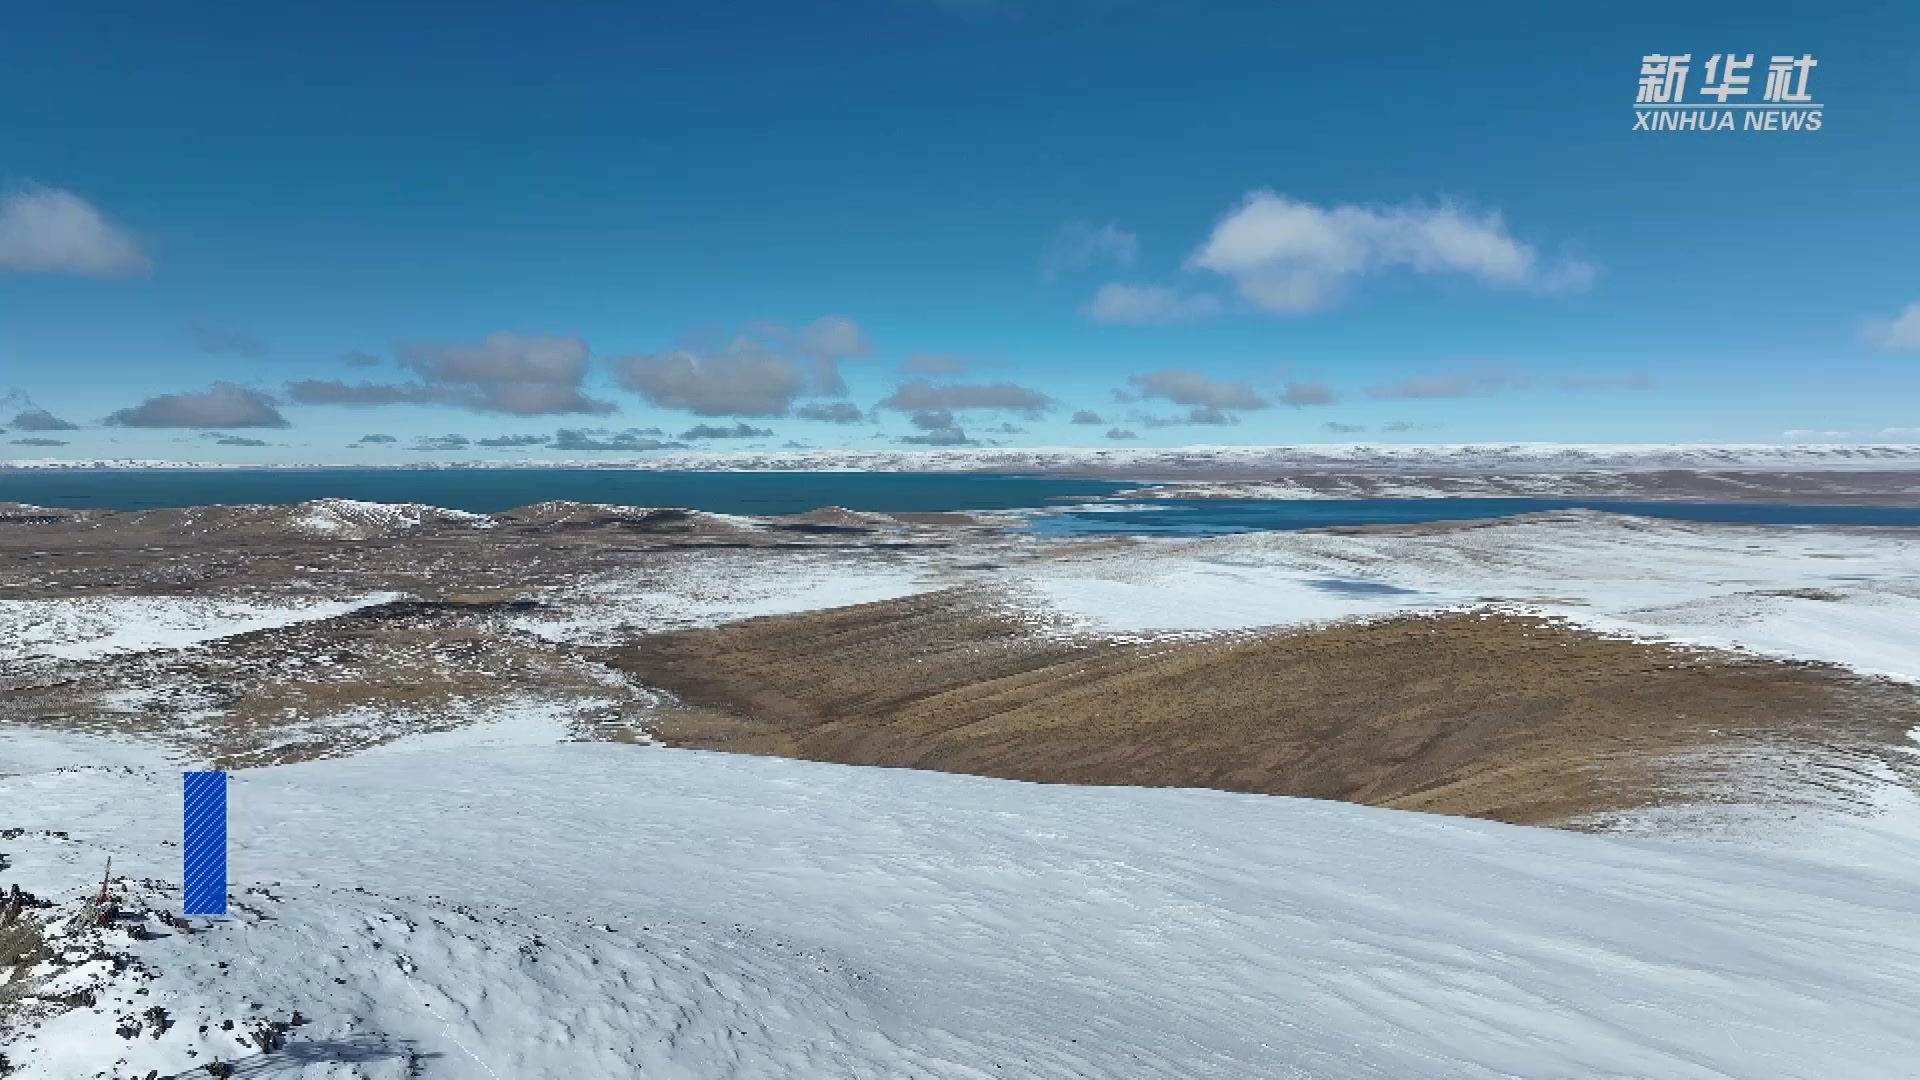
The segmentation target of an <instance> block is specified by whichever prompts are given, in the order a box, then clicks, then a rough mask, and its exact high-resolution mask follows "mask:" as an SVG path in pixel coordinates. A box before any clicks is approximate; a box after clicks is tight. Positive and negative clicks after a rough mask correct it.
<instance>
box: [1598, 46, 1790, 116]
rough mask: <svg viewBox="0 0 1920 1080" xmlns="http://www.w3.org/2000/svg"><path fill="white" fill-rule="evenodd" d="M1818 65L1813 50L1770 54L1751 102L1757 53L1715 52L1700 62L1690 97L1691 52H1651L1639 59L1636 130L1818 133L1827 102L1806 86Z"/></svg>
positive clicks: (1634, 102) (1634, 105) (1635, 106)
mask: <svg viewBox="0 0 1920 1080" xmlns="http://www.w3.org/2000/svg"><path fill="white" fill-rule="evenodd" d="M1819 66H1820V62H1819V61H1818V60H1815V59H1814V58H1813V57H1812V55H1810V54H1805V55H1801V56H1775V57H1771V58H1769V59H1768V61H1767V81H1766V85H1765V86H1764V87H1763V88H1762V89H1761V91H1760V100H1759V101H1753V100H1751V99H1750V98H1749V95H1750V94H1751V92H1752V90H1753V87H1752V83H1753V76H1754V72H1753V54H1752V53H1747V54H1746V55H1745V56H1738V55H1735V54H1734V53H1714V54H1713V55H1712V56H1709V57H1707V60H1706V63H1704V64H1702V65H1701V66H1700V76H1701V78H1700V85H1699V87H1698V88H1697V89H1694V90H1693V93H1694V96H1693V97H1691V98H1689V97H1688V90H1689V89H1691V88H1690V87H1688V85H1687V81H1688V77H1689V76H1690V75H1691V74H1692V72H1693V54H1692V53H1678V54H1673V55H1669V54H1667V53H1648V54H1647V55H1645V56H1643V57H1641V58H1640V91H1639V93H1637V94H1635V95H1634V98H1633V130H1635V131H1819V130H1820V122H1821V117H1820V111H1821V109H1822V108H1823V106H1822V105H1821V104H1820V103H1819V102H1818V101H1815V100H1814V99H1813V92H1812V91H1811V90H1809V89H1808V88H1807V84H1808V82H1809V81H1810V79H1811V77H1812V75H1813V69H1814V68H1816V67H1819ZM1734 99H1747V100H1734Z"/></svg>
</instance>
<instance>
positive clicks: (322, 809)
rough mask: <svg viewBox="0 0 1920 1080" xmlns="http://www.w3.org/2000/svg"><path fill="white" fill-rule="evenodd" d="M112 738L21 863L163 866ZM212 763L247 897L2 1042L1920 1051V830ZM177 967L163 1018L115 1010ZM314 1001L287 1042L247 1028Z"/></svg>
mask: <svg viewBox="0 0 1920 1080" xmlns="http://www.w3.org/2000/svg"><path fill="white" fill-rule="evenodd" d="M72 750H73V748H72V747H70V746H69V747H64V748H63V752H72ZM19 753H20V751H19V749H18V748H17V743H15V742H4V743H0V754H9V755H18V754H19ZM41 756H42V757H44V756H45V755H44V754H42V755H41ZM112 760H113V763H114V765H116V766H118V767H100V768H91V769H85V770H81V771H72V770H69V771H64V772H60V773H50V772H29V773H27V774H25V775H11V776H5V777H4V778H0V799H4V803H5V805H6V806H7V807H8V817H9V822H8V823H9V824H10V825H13V826H16V827H22V828H25V829H27V830H29V831H28V832H27V833H26V834H25V835H22V836H18V837H14V838H11V839H8V840H7V841H5V849H6V851H7V852H8V855H9V857H10V858H11V860H12V861H13V866H12V867H11V868H10V870H9V876H13V877H17V878H19V879H20V880H22V882H23V884H24V885H26V886H27V887H28V888H30V889H34V890H36V891H40V892H43V893H50V894H54V895H62V896H73V895H77V894H78V893H80V892H82V891H83V890H85V889H86V888H88V883H89V882H90V881H93V880H97V875H98V873H99V866H100V863H101V860H102V859H103V858H104V856H105V855H107V854H109V853H111V854H112V855H113V856H114V860H115V862H114V865H115V867H116V870H121V869H124V871H125V872H126V873H128V874H129V875H131V876H133V877H136V878H153V879H158V880H161V881H165V880H172V879H173V878H174V877H175V876H176V874H177V870H178V867H177V862H178V849H177V848H176V847H173V846H171V845H172V844H174V843H177V841H178V837H179V824H178V820H179V818H178V815H179V809H178V808H179V784H180V780H179V777H178V775H177V774H175V773H172V772H163V771H148V770H145V769H141V768H132V769H129V768H127V767H126V766H125V765H124V763H123V762H122V761H121V760H120V759H117V758H116V759H112ZM16 771H17V770H16V768H13V767H9V765H8V763H7V762H6V761H4V760H0V773H12V772H16ZM230 804H231V808H232V826H231V830H230V832H231V844H232V859H231V877H232V879H233V882H234V884H233V894H234V896H235V898H236V900H237V901H238V902H239V903H238V904H237V906H236V907H235V908H234V913H233V914H232V915H231V916H230V917H228V918H225V919H219V920H212V921H211V922H210V923H209V921H208V920H195V921H196V922H197V923H199V924H200V925H203V926H208V927H209V928H208V929H206V930H205V931H204V932H198V933H191V934H183V933H174V932H172V931H170V930H168V929H167V928H166V927H164V926H161V925H159V924H158V923H157V922H156V923H154V924H152V929H153V930H155V931H156V932H159V933H164V934H166V935H167V936H164V937H161V938H159V939H157V940H153V941H148V942H142V943H139V944H137V945H134V946H132V948H133V950H134V952H135V955H137V956H138V957H139V958H140V959H141V961H142V963H143V964H144V965H145V966H146V967H147V968H148V969H149V970H151V971H152V972H153V975H154V977H153V978H152V980H151V981H140V980H137V979H134V978H128V979H123V980H120V981H118V982H115V983H113V984H112V987H113V988H112V989H108V990H103V991H101V1005H100V1007H99V1008H97V1009H81V1010H76V1011H72V1012H68V1013H65V1014H64V1015H61V1016H59V1017H57V1018H54V1019H51V1020H49V1021H47V1022H46V1023H45V1025H44V1026H43V1027H41V1028H39V1029H38V1030H33V1031H29V1032H26V1033H24V1034H22V1035H20V1036H18V1037H16V1038H15V1040H14V1041H13V1043H12V1044H11V1045H10V1046H8V1047H7V1054H8V1056H9V1058H10V1060H11V1061H12V1062H13V1063H14V1065H15V1067H16V1068H17V1069H18V1070H19V1072H18V1074H17V1075H20V1076H25V1077H31V1078H34V1080H40V1078H47V1080H54V1078H65V1077H77V1076H94V1075H101V1076H109V1077H138V1076H143V1075H145V1073H146V1071H147V1070H149V1069H158V1070H160V1071H161V1074H162V1075H165V1076H176V1075H185V1074H186V1070H188V1069H197V1068H198V1066H201V1065H204V1064H206V1063H207V1062H208V1061H210V1060H213V1059H215V1058H219V1059H223V1060H229V1061H231V1060H235V1059H250V1060H242V1061H241V1065H242V1066H243V1068H245V1069H248V1070H251V1071H242V1072H240V1073H239V1075H242V1076H253V1075H261V1076H265V1075H273V1076H284V1077H289V1078H293V1077H298V1078H303V1080H315V1078H321V1077H335V1078H345V1077H355V1076H357V1077H370V1078H387V1077H394V1078H397V1077H401V1076H424V1077H433V1078H438V1077H448V1078H452V1077H458V1078H470V1077H499V1078H506V1077H513V1078H516V1080H520V1078H525V1080H532V1078H544V1077H553V1078H560V1077H567V1078H572V1077H587V1076H592V1077H600V1076H671V1077H722V1076H727V1077H818V1076H849V1077H875V1078H878V1077H939V1078H955V1080H958V1078H967V1080H975V1078H979V1077H989V1076H1022V1077H1063V1078H1064V1077H1074V1078H1094V1077H1100V1078H1108V1077H1178V1078H1182V1080H1187V1078H1196V1077H1236V1078H1238V1077H1255V1076H1257V1077H1302V1078H1305V1077H1314V1078H1324V1077H1380V1078H1395V1080H1402V1078H1416V1077H1436V1078H1438V1077H1447V1078H1454V1077H1488V1078H1491V1077H1555V1076H1562V1077H1576V1076H1578V1077H1585V1076H1623V1077H1624V1076H1634V1077H1662V1078H1666V1077H1674V1078H1701V1080H1705V1078H1716V1080H1718V1078H1726V1077H1742V1078H1756V1077H1779V1078H1788V1077H1805V1078H1812V1080H1833V1078H1835V1077H1849V1078H1856V1077H1857V1078H1869V1080H1870V1078H1875V1077H1887V1078H1893V1077H1901V1076H1908V1075H1911V1072H1910V1071H1909V1066H1910V1065H1911V1063H1912V1062H1914V1061H1916V1060H1920V1028H1916V1027H1915V1026H1914V1025H1913V1024H1912V1022H1911V1014H1910V1006H1911V994H1912V990H1913V988H1914V987H1915V986H1916V985H1920V938H1916V936H1915V934H1914V932H1913V927H1914V926H1915V925H1916V920H1920V860H1916V858H1915V854H1914V850H1915V849H1914V847H1913V846H1912V844H1913V841H1914V840H1915V839H1916V838H1917V837H1916V835H1914V834H1913V833H1911V832H1896V833H1886V832H1884V831H1883V832H1881V833H1871V834H1870V833H1862V834H1860V835H1859V836H1856V837H1854V842H1853V843H1851V844H1846V845H1832V846H1830V847H1828V848H1825V849H1823V850H1822V851H1820V852H1816V853H1807V854H1795V853H1787V852H1754V851H1744V850H1739V849H1735V848H1727V847H1707V846H1701V845H1690V844H1684V843H1675V842H1661V843H1655V842H1647V841H1636V840H1628V839H1621V838H1611V837H1602V836H1593V835H1582V834H1571V833H1564V832H1555V831H1550V830H1538V829H1525V828H1516V827H1509V826H1501V825H1496V824H1490V823H1485V822H1477V821H1468V820H1461V819H1450V818H1441V817H1432V816H1425V815H1419V814H1412V813H1404V812H1397V811H1389V810H1377V809H1370V808H1364V807H1355V806H1347V805H1341V804H1334V803H1319V802H1312V801H1305V800H1294V799H1281V798H1267V797H1260V796H1240V795H1231V794H1224V793H1217V792H1201V791H1176V790H1133V789H1102V788H1070V787H1059V786H1039V785H1027V784H1018V783H1011V782H1005V781H994V780H986V779H979V778H972V777H962V776H951V775H942V774H932V773H919V772H912V771H903V770H880V769H853V768H846V767H841V766H831V765H821V764H815V763H808V762H796V761H783V760H776V759H764V758H751V757H737V756H726V755H710V754H701V753H695V752H688V751H672V750H662V749H658V748H651V747H625V746H609V745H588V744H576V745H557V746H550V747H535V746H528V745H517V746H492V747H489V746H458V747H439V748H435V747H432V746H425V745H422V746H416V747H414V748H413V749H412V750H410V751H408V750H401V749H395V750H393V751H391V752H388V753H385V754H377V755H368V756H363V757H358V758H352V759H344V760H334V761H327V762H317V763H311V764H306V765H297V766H287V767H280V768H272V769H262V770H253V771H248V772H245V773H241V774H237V776H236V778H235V781H234V783H233V787H232V791H231V794H230ZM1901 809H1902V812H1903V813H1905V814H1907V815H1908V816H1906V817H1902V818H1899V819H1897V820H1899V821H1901V822H1911V821H1912V820H1913V819H1912V817H1911V813H1912V811H1913V807H1911V806H1906V807H1903V808H1901ZM1879 828H1881V829H1882V830H1884V829H1885V828H1886V826H1885V825H1884V823H1883V824H1882V825H1880V826H1879ZM36 829H58V830H63V831H65V832H66V834H67V835H66V836H65V837H54V836H46V835H41V834H38V833H35V832H33V831H32V830H36ZM136 893H137V894H138V895H136V897H135V899H136V900H140V899H142V898H144V899H147V900H150V901H153V902H155V903H156V904H158V903H161V902H164V901H165V900H166V899H168V898H167V897H165V895H164V894H159V895H151V894H147V893H145V892H143V891H141V890H136ZM221 964H224V965H226V966H225V967H224V968H222V967H220V966H219V965H221ZM95 974H96V975H97V974H98V972H97V970H96V972H95ZM82 977H83V976H82V975H81V974H76V975H74V976H71V977H70V978H71V979H73V980H78V979H80V978H82ZM136 982H139V985H140V987H142V988H144V990H145V993H142V994H137V995H136V994H134V993H133V992H132V991H133V989H134V985H133V984H134V983H136ZM63 988H64V987H55V988H52V989H50V990H49V992H54V991H55V990H60V989H63ZM154 1006H158V1007H160V1008H163V1009H165V1010H166V1011H167V1013H168V1015H169V1016H170V1018H171V1019H172V1021H173V1024H172V1026H171V1027H170V1028H168V1029H167V1031H166V1032H165V1033H164V1034H162V1035H160V1036H159V1037H152V1036H151V1035H150V1034H142V1035H140V1036H137V1037H135V1038H133V1039H123V1038H121V1037H119V1036H118V1035H116V1034H115V1033H114V1031H113V1030H112V1029H113V1026H114V1024H115V1023H116V1021H115V1017H116V1016H128V1015H133V1014H137V1013H139V1012H140V1011H142V1010H146V1009H149V1008H152V1007H154ZM294 1010H298V1012H299V1013H300V1014H301V1015H302V1017H303V1018H304V1019H305V1020H306V1021H307V1022H306V1023H304V1024H302V1025H301V1026H298V1027H295V1028H293V1029H292V1030H291V1032H290V1041H289V1042H288V1044H287V1046H286V1047H284V1048H283V1049H281V1050H279V1051H276V1052H275V1053H273V1054H269V1055H265V1056H259V1055H257V1054H256V1053H255V1052H254V1051H253V1050H251V1049H250V1048H249V1047H245V1046H242V1045H240V1044H239V1043H237V1042H236V1041H235V1040H236V1036H239V1035H241V1033H242V1032H244V1031H246V1030H247V1025H246V1023H245V1022H246V1021H248V1020H261V1019H269V1018H277V1019H285V1018H287V1017H288V1016H290V1014H291V1013H292V1012H293V1011H294ZM229 1018H231V1019H236V1020H239V1021H241V1023H240V1024H238V1025H237V1026H235V1027H234V1028H233V1029H232V1030H225V1029H223V1028H222V1027H221V1024H220V1021H221V1020H223V1019H229ZM203 1025H204V1027H205V1030H202V1027H203ZM189 1051H192V1052H193V1054H192V1055H191V1056H190V1054H189Z"/></svg>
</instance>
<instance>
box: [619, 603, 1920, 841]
mask: <svg viewBox="0 0 1920 1080" xmlns="http://www.w3.org/2000/svg"><path fill="white" fill-rule="evenodd" d="M612 659H613V662H614V663H615V664H616V665H617V666H619V667H622V668H624V669H625V670H626V671H627V672H628V673H629V674H631V675H632V676H633V677H634V678H636V679H638V680H639V681H642V682H645V683H648V684H651V685H655V686H660V687H663V688H665V689H667V690H669V691H671V692H672V693H674V694H675V695H677V696H678V697H679V698H680V699H681V701H682V703H683V704H682V707H680V708H677V709H674V710H671V711H670V712H669V713H668V714H667V715H666V716H665V717H664V719H663V720H662V722H661V723H660V725H659V728H658V732H657V733H658V735H659V736H660V737H661V738H662V739H664V740H665V741H667V742H669V743H673V744H676V745H680V746H691V747H702V748H708V749H719V750H732V751H741V752H748V753H764V754H776V755H783V756H791V757H800V758H809V759H817V760H826V761H838V762H845V763H850V764H860V765H887V766H907V767H914V768H928V769H940V770H947V771H953V772H966V773H977V774H983V775H989V776H998V777H1006V778H1011V779H1018V780H1031V781H1052V782H1068V783H1089V784H1138V785H1153V786H1194V787H1211V788H1220V789H1225V790H1231V791H1246V792H1264V793H1270V794H1283V795H1303V796H1313V797H1320V798H1330V799H1342V800H1348V801H1354V802H1363V803H1370V804H1374V805H1381V806H1395V807H1402V808H1408V809H1419V810H1428V811H1435V812H1441V813H1454V814H1468V815H1473V816H1478V817H1487V818H1494V819H1498V820H1502V821H1510V822H1517V823H1529V824H1549V825H1565V824H1570V823H1581V822H1591V821H1594V820H1597V819H1601V818H1604V817H1605V816H1606V815H1608V814H1610V813H1617V812H1621V811H1626V810H1632V809H1636V808H1642V807H1646V806H1649V805H1666V804H1673V803H1680V802H1697V801H1701V800H1711V799H1714V798H1719V797H1724V793H1723V792H1722V790H1721V789H1722V787H1723V785H1724V782H1725V779H1726V778H1725V776H1724V775H1722V774H1721V773H1720V772H1719V771H1717V770H1715V769H1712V768H1706V769H1701V768H1698V767H1691V766H1686V767H1683V766H1682V765H1681V763H1684V762H1689V761H1692V762H1698V761H1702V760H1705V761H1713V760H1718V759H1722V758H1724V759H1725V760H1732V759H1733V758H1735V757H1739V756H1741V755H1750V754H1753V753H1762V754H1765V755H1768V756H1769V757H1770V758H1776V759H1780V760H1782V761H1783V762H1786V763H1789V764H1790V763H1791V762H1792V761H1795V760H1800V761H1818V762H1825V763H1833V762H1842V763H1844V762H1846V761H1850V760H1860V759H1862V758H1872V759H1874V760H1878V761H1886V762H1891V763H1893V764H1894V765H1895V767H1904V766H1903V765H1902V763H1904V762H1905V761H1907V760H1908V759H1907V758H1905V757H1903V756H1902V755H1900V754H1899V753H1897V752H1896V751H1894V750H1893V749H1892V748H1893V747H1895V746H1897V745H1898V744H1899V743H1900V742H1901V741H1902V739H1903V738H1904V732H1905V730H1906V729H1907V728H1909V727H1912V726H1913V725H1915V724H1916V723H1920V693H1916V692H1915V691H1914V690H1913V689H1912V688H1908V687H1902V686H1897V685H1893V684H1887V683H1883V682H1876V681H1871V680H1863V679H1859V678H1855V677H1851V676H1848V675H1845V674H1843V673H1840V672H1837V671H1835V670H1832V669H1827V668H1822V667H1818V666H1812V665H1803V664H1790V663H1783V662H1779V661H1773V660H1766V659H1760V658H1755V657H1749V656H1743V655H1739V654H1728V653H1715V652H1708V651H1703V650H1695V649H1686V648H1680V647H1674V646H1667V645H1660V644H1652V643H1646V642H1637V641H1624V640H1616V639H1610V638H1604V637H1600V636H1598V635H1595V634H1592V633H1589V632H1587V631H1584V630H1581V629H1579V628H1576V627H1572V626H1569V625H1566V624H1562V623H1557V622H1552V621H1547V620H1542V619H1537V618H1527V617H1519V616H1513V615H1504V614H1492V613H1466V614H1457V613H1456V614H1448V615H1439V616H1422V617H1403V618H1395V619H1388V620H1384V621H1378V622H1369V623H1350V624H1343V625H1336V626H1332V627H1326V628H1318V629H1313V630H1304V631H1294V632H1272V633H1263V634H1247V635H1241V636H1236V637H1231V638H1224V639H1222V638H1216V639H1210V640H1203V641H1198V642H1179V643H1161V644H1130V645H1119V644H1088V643H1074V642H1067V641H1059V640H1046V639H1041V638H1037V637H1035V636H1034V635H1033V634H1032V633H1031V631H1030V630H1029V629H1028V628H1027V627H1025V626H1023V625H1021V624H1018V623H1016V622H1013V621H1010V620H1008V619H1007V618H1005V617H1003V616H1001V615H999V614H997V613H995V612H994V611H993V610H992V609H991V608H989V607H986V606H983V605H978V604H975V603H972V602H969V601H968V600H967V599H966V598H964V597H962V596H958V595H956V594H953V593H946V594H936V595H933V596H922V597H917V598H912V599H908V600H901V601H893V602H888V603H881V604H870V605H864V606H860V607H851V608H842V609H837V610H832V611H823V612H814V613H809V614H804V615H794V616H783V617H776V618H765V619H756V620H752V621H749V622H745V623H738V624H734V625H731V626H726V627H721V628H717V629H710V630H700V631H693V632H688V633H683V634H677V635H668V636H663V637H660V638H657V639H653V640H651V641H649V642H647V643H644V644H642V645H639V646H637V647H632V648H626V649H621V650H618V651H616V652H615V653H614V655H613V658H612ZM1789 771H1791V770H1789ZM1800 772H1801V773H1804V774H1805V775H1806V776H1808V777H1811V778H1812V779H1811V781H1810V782H1813V783H1819V782H1821V781H1820V779H1819V777H1820V776H1821V775H1823V774H1822V773H1821V770H1820V769H1818V768H1809V769H1804V770H1800Z"/></svg>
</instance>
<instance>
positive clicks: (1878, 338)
mask: <svg viewBox="0 0 1920 1080" xmlns="http://www.w3.org/2000/svg"><path fill="white" fill-rule="evenodd" d="M1864 330H1865V332H1866V335H1867V340H1868V341H1869V342H1871V343H1873V344H1874V345H1877V346H1879V347H1880V348H1882V349H1920V300H1916V301H1914V302H1913V303H1911V304H1908V305H1907V306H1906V307H1904V308H1901V309H1900V314H1898V315H1895V316H1894V317H1893V318H1891V319H1868V320H1867V323H1866V326H1865V327H1864Z"/></svg>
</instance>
